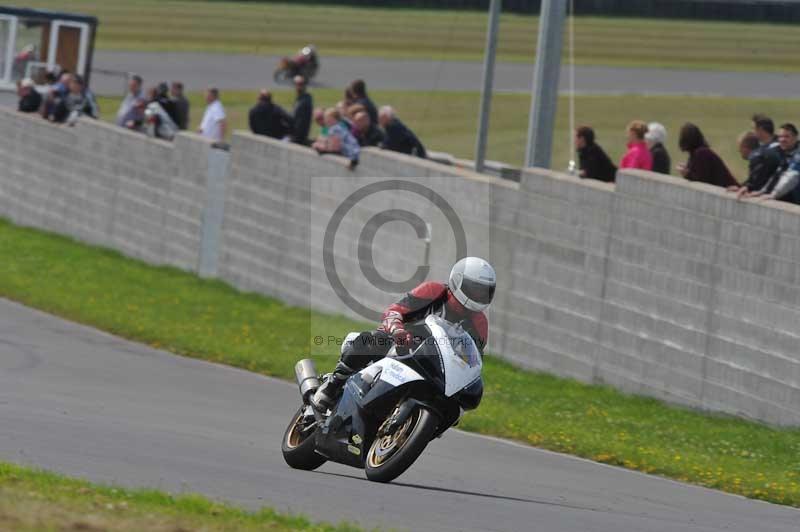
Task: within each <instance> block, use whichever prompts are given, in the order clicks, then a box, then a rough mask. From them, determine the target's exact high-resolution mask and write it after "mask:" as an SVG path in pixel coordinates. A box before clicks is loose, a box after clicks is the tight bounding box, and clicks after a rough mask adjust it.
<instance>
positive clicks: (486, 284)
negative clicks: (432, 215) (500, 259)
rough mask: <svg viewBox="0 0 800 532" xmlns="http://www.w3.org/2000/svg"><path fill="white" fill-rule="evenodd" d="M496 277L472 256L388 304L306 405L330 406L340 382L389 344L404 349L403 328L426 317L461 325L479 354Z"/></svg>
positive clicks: (383, 353) (348, 347) (409, 336)
mask: <svg viewBox="0 0 800 532" xmlns="http://www.w3.org/2000/svg"><path fill="white" fill-rule="evenodd" d="M496 283H497V277H496V275H495V271H494V268H492V266H491V264H489V263H488V262H486V261H485V260H483V259H480V258H477V257H466V258H464V259H461V260H459V261H458V262H456V264H455V265H454V266H453V269H452V270H451V271H450V278H449V279H448V282H447V283H438V282H433V281H428V282H424V283H422V284H421V285H419V286H417V287H416V288H414V289H413V290H412V291H411V292H409V293H408V294H406V295H405V297H403V298H402V299H401V300H400V301H398V302H397V303H394V304H392V305H390V306H389V307H388V308H387V309H386V310H385V311H384V312H383V316H382V318H381V325H380V326H379V327H378V329H377V330H376V331H366V332H362V333H361V334H360V335H359V336H358V337H357V338H356V339H355V340H353V341H352V342H351V343H349V344H348V345H346V346H344V348H343V349H342V355H341V357H340V358H339V362H338V363H337V364H336V368H335V369H334V370H333V374H332V375H331V377H330V378H329V379H328V380H327V381H326V382H325V383H324V384H323V385H322V386H320V388H319V390H317V392H316V393H315V394H314V397H313V399H312V402H313V403H314V405H315V406H316V407H317V408H332V407H333V406H334V405H335V403H336V398H337V396H338V394H339V391H340V390H341V388H342V386H343V385H344V383H345V381H346V380H347V379H348V378H349V377H350V376H351V375H353V374H354V373H355V372H357V371H360V370H362V369H364V368H365V367H367V366H368V365H369V364H370V363H372V362H375V361H376V360H380V359H381V358H383V357H385V356H386V353H387V352H388V351H389V349H390V348H391V346H392V345H393V344H396V345H397V346H398V347H399V348H402V349H408V348H409V346H410V345H411V343H412V341H413V338H412V334H411V332H409V331H408V330H407V327H406V324H408V323H410V322H415V321H418V320H421V319H423V318H425V317H426V316H428V315H430V314H436V315H438V316H442V317H443V318H445V319H446V320H448V321H451V322H459V321H460V322H462V326H463V327H464V330H465V331H467V333H469V335H470V336H471V337H472V339H473V340H474V341H475V344H476V345H477V346H478V349H479V350H480V352H481V353H483V349H484V347H485V346H486V341H487V339H488V336H489V322H488V321H487V319H486V316H485V315H484V313H483V311H484V310H485V309H486V307H488V306H489V304H490V303H491V302H492V298H493V297H494V290H495V285H496Z"/></svg>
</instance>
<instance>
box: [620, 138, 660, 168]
mask: <svg viewBox="0 0 800 532" xmlns="http://www.w3.org/2000/svg"><path fill="white" fill-rule="evenodd" d="M619 167H620V169H622V168H639V169H640V170H652V169H653V155H652V154H651V153H650V150H648V149H647V143H646V142H645V141H643V140H642V141H639V142H629V143H628V151H627V152H626V153H625V155H623V156H622V161H620V163H619Z"/></svg>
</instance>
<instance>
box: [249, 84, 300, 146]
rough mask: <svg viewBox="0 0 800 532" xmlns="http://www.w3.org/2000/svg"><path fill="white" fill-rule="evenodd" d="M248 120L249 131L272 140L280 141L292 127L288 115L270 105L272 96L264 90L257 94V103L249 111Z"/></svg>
mask: <svg viewBox="0 0 800 532" xmlns="http://www.w3.org/2000/svg"><path fill="white" fill-rule="evenodd" d="M249 119H250V131H252V132H253V133H255V134H256V135H266V136H267V137H272V138H273V139H282V138H284V137H285V136H287V135H289V134H290V133H291V132H292V128H293V125H294V124H293V121H292V117H291V116H289V113H287V112H286V111H284V110H283V108H282V107H281V106H279V105H276V104H274V103H272V94H270V92H269V91H268V90H266V89H262V90H261V92H260V93H259V95H258V103H256V105H255V106H254V107H253V108H252V109H250V115H249Z"/></svg>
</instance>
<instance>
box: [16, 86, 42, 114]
mask: <svg viewBox="0 0 800 532" xmlns="http://www.w3.org/2000/svg"><path fill="white" fill-rule="evenodd" d="M17 94H18V95H19V102H18V104H17V110H18V111H19V112H21V113H37V112H39V109H40V108H41V107H42V95H41V94H39V92H38V91H37V90H36V87H35V84H34V82H33V80H32V79H31V78H25V79H23V80H22V81H21V82H20V84H19V89H18V90H17Z"/></svg>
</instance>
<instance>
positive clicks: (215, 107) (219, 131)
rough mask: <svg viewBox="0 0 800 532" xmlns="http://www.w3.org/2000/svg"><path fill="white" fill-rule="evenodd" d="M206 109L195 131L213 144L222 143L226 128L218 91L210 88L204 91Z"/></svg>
mask: <svg viewBox="0 0 800 532" xmlns="http://www.w3.org/2000/svg"><path fill="white" fill-rule="evenodd" d="M206 103H208V106H207V107H206V111H205V113H203V121H202V122H200V127H199V128H197V131H198V132H199V133H200V134H201V135H203V136H204V137H205V138H207V139H209V140H212V141H214V142H222V141H223V140H224V139H225V128H226V126H227V121H226V116H225V108H224V107H222V102H220V101H219V89H216V88H213V87H212V88H210V89H208V91H206Z"/></svg>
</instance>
